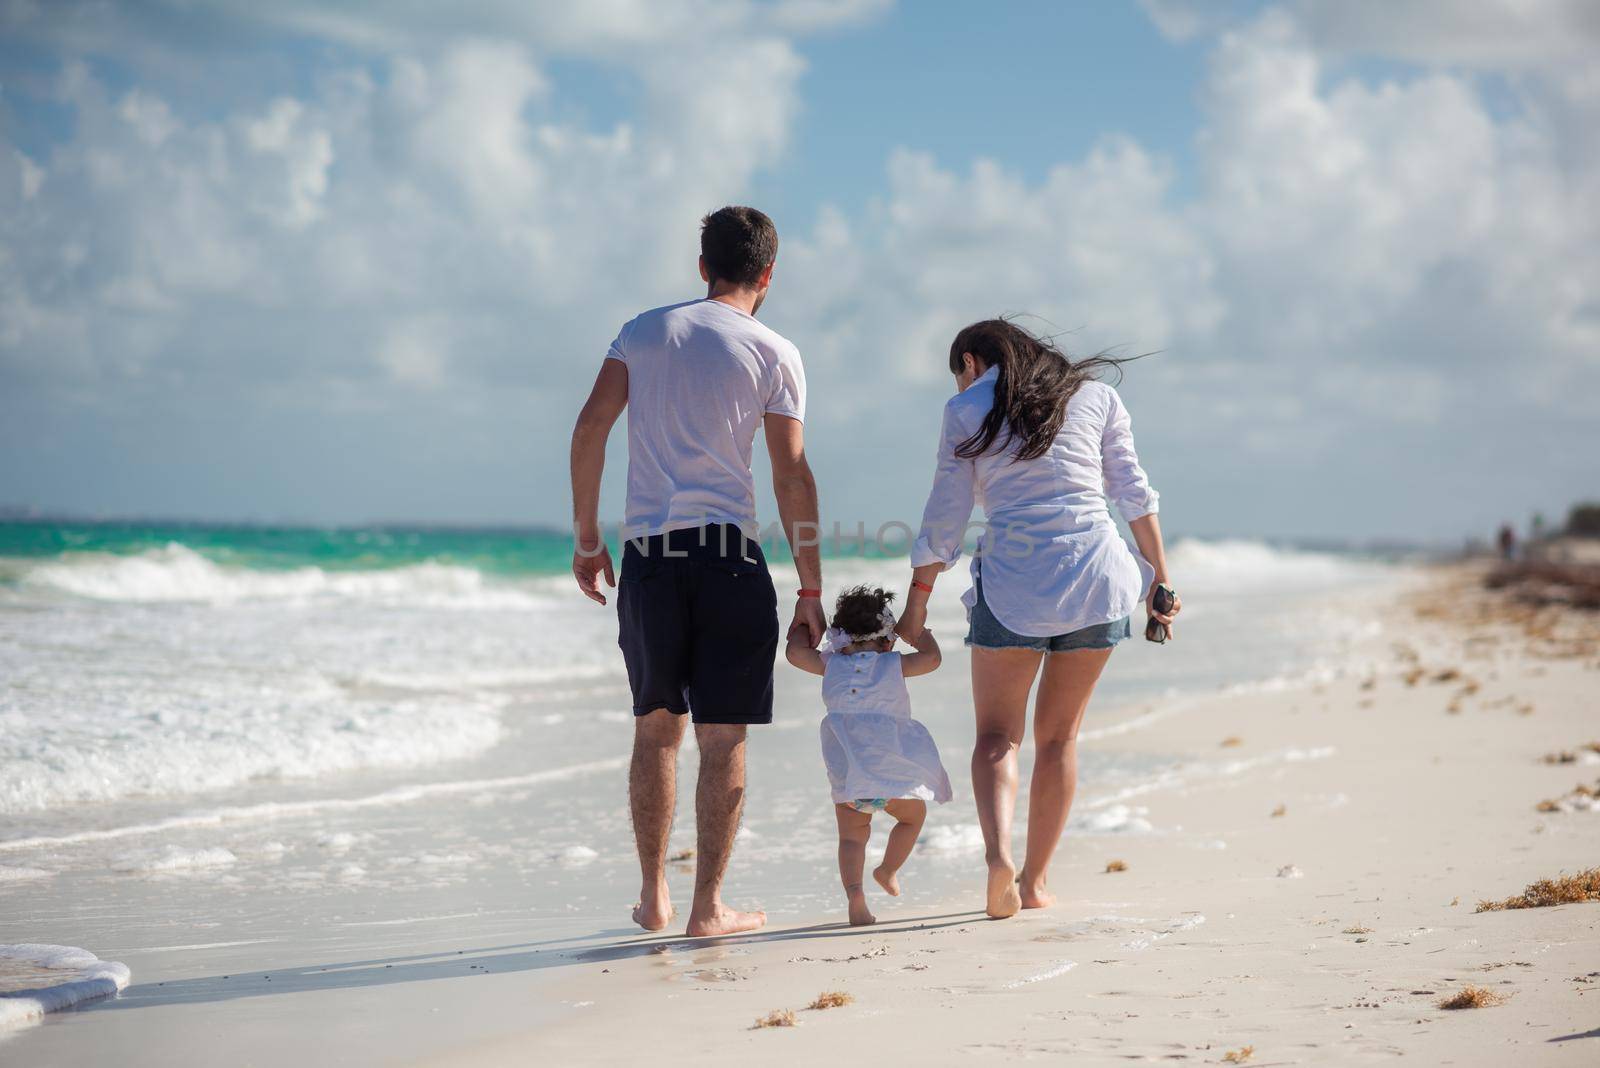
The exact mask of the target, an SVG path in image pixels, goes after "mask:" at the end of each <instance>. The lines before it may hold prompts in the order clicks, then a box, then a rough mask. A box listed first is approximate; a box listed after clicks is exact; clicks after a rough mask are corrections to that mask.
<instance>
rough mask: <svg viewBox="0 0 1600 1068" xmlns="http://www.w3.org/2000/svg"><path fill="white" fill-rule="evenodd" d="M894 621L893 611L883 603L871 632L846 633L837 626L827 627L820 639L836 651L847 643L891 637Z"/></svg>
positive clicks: (839, 650)
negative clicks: (876, 626) (876, 624)
mask: <svg viewBox="0 0 1600 1068" xmlns="http://www.w3.org/2000/svg"><path fill="white" fill-rule="evenodd" d="M895 622H896V620H895V618H894V613H893V612H891V611H889V606H888V605H884V608H883V611H882V612H880V613H879V614H878V629H877V630H875V631H873V632H872V633H871V634H846V633H845V632H844V631H842V630H840V629H839V628H838V627H829V628H828V633H827V634H825V635H823V638H822V640H823V642H824V644H826V645H827V647H828V651H829V652H833V653H838V652H842V651H843V650H844V648H845V646H847V645H856V644H860V643H863V642H870V641H876V640H877V639H879V638H892V637H893V636H894V625H895Z"/></svg>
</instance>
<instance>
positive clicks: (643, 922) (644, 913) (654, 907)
mask: <svg viewBox="0 0 1600 1068" xmlns="http://www.w3.org/2000/svg"><path fill="white" fill-rule="evenodd" d="M672 913H673V909H672V899H671V898H669V897H668V896H667V888H666V886H665V885H664V884H663V885H662V886H660V887H658V888H655V889H653V890H641V891H640V892H639V903H638V904H637V905H635V906H633V922H634V923H636V924H638V925H639V926H640V927H643V928H644V929H645V930H646V931H659V930H661V929H662V928H663V927H665V926H666V925H667V924H669V923H671V922H672Z"/></svg>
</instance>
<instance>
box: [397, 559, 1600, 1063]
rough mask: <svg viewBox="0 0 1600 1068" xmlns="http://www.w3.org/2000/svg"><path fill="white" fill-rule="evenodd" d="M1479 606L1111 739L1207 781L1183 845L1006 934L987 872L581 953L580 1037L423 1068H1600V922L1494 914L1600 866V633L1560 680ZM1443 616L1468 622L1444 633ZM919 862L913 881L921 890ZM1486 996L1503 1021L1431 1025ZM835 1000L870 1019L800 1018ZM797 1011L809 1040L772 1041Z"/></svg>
mask: <svg viewBox="0 0 1600 1068" xmlns="http://www.w3.org/2000/svg"><path fill="white" fill-rule="evenodd" d="M1481 580H1482V568H1480V567H1477V566H1473V565H1467V566H1457V567H1451V568H1443V569H1438V570H1435V571H1432V572H1431V573H1430V574H1429V577H1428V580H1427V583H1426V585H1425V586H1424V587H1423V588H1422V589H1415V590H1410V591H1403V592H1401V593H1399V594H1397V595H1396V597H1395V602H1396V603H1395V605H1394V608H1395V609H1397V610H1403V611H1404V615H1405V617H1406V619H1405V620H1404V622H1405V623H1406V624H1407V625H1406V626H1402V627H1399V628H1390V629H1388V631H1387V634H1388V635H1392V636H1394V637H1393V638H1392V640H1391V641H1390V646H1391V648H1390V649H1389V651H1388V655H1387V657H1386V658H1385V662H1384V663H1383V664H1382V665H1381V666H1380V667H1378V668H1377V669H1376V670H1374V671H1373V672H1372V673H1371V674H1370V675H1363V674H1362V673H1359V672H1357V673H1354V674H1352V676H1351V677H1347V678H1344V679H1339V680H1332V681H1322V682H1315V681H1313V682H1309V683H1308V684H1306V685H1304V686H1301V687H1296V688H1288V689H1281V690H1277V689H1275V690H1272V691H1270V692H1257V693H1229V694H1223V695H1218V696H1215V697H1213V698H1211V699H1202V700H1199V701H1197V702H1195V705H1194V706H1193V707H1186V710H1185V713H1184V715H1182V716H1174V717H1172V718H1170V719H1167V720H1164V721H1163V722H1162V723H1161V724H1160V725H1159V728H1158V729H1157V730H1153V731H1152V730H1146V731H1131V732H1126V733H1122V734H1119V735H1116V736H1115V738H1114V740H1115V741H1116V743H1117V744H1118V745H1119V746H1126V747H1129V748H1132V749H1135V750H1149V749H1151V748H1154V747H1157V746H1161V747H1167V748H1171V747H1179V748H1181V747H1185V746H1187V747H1189V748H1191V749H1193V750H1194V751H1196V752H1201V753H1210V754H1215V755H1214V756H1207V757H1206V758H1204V759H1201V760H1197V761H1195V762H1194V765H1193V766H1192V767H1191V768H1189V769H1188V770H1189V773H1188V774H1186V775H1180V776H1178V777H1177V778H1176V779H1175V780H1172V781H1167V782H1165V783H1163V784H1162V785H1161V786H1160V787H1158V788H1156V789H1152V790H1147V791H1141V793H1140V796H1139V798H1138V803H1139V804H1140V805H1141V806H1144V807H1146V808H1147V809H1148V810H1149V812H1150V815H1151V819H1152V821H1153V822H1154V823H1155V824H1156V826H1157V827H1158V828H1168V829H1169V833H1167V834H1155V835H1148V836H1129V837H1119V838H1105V837H1078V838H1076V840H1074V839H1073V836H1071V834H1070V832H1069V837H1068V841H1067V842H1066V843H1065V844H1064V846H1063V850H1062V853H1061V857H1060V860H1058V862H1057V865H1056V869H1055V871H1054V872H1053V879H1052V889H1053V890H1055V891H1056V893H1057V894H1058V895H1059V896H1060V901H1059V902H1058V903H1057V905H1056V906H1055V907H1054V908H1052V909H1049V910H1041V911H1036V912H1024V913H1022V914H1020V915H1019V916H1018V917H1016V918H1014V919H1010V920H1000V921H993V920H989V919H987V918H986V917H984V916H983V915H982V912H981V901H982V897H981V882H982V879H981V870H979V868H981V860H980V861H979V867H978V868H975V869H974V872H975V874H974V877H973V889H972V893H971V895H970V897H969V898H967V899H960V898H958V899H956V900H953V901H947V902H945V903H944V904H942V905H939V906H935V907H931V908H918V909H915V910H908V909H904V908H896V907H892V906H889V905H888V904H887V901H886V899H884V898H882V897H881V896H879V897H876V898H874V901H873V905H874V908H875V910H876V911H878V914H879V923H878V924H877V925H876V926H874V927H866V928H850V927H848V926H846V925H843V924H842V923H841V916H840V915H838V914H832V915H830V914H826V913H824V914H820V915H816V916H813V917H809V918H808V919H807V920H805V921H802V922H799V923H790V924H780V925H769V927H768V928H767V929H765V930H764V931H761V932H757V933H755V934H753V935H750V936H740V937H734V938H725V939H701V940H691V939H687V938H684V937H682V936H668V935H654V936H651V935H642V934H641V935H640V936H637V937H632V936H624V937H622V938H617V939H614V940H604V941H596V942H595V943H594V944H592V945H587V946H584V947H581V948H576V949H574V950H572V951H571V952H570V953H569V955H568V959H567V963H566V965H565V966H564V967H563V969H562V994H563V1001H564V1003H565V1007H566V1009H567V1011H566V1012H564V1013H563V1014H562V1016H561V1018H559V1019H558V1020H556V1021H555V1022H553V1023H551V1024H548V1025H546V1026H544V1027H542V1028H541V1029H539V1030H538V1031H536V1032H526V1033H522V1034H518V1035H512V1036H508V1037H506V1038H502V1039H498V1040H492V1041H484V1042H474V1043H468V1044H463V1045H462V1046H460V1047H457V1048H453V1049H451V1050H450V1051H449V1052H448V1053H445V1054H443V1055H441V1056H437V1057H433V1058H424V1059H421V1060H419V1061H417V1062H416V1063H420V1064H446V1063H449V1064H470V1065H497V1064H510V1063H517V1062H518V1061H519V1057H520V1056H524V1055H525V1054H526V1053H527V1051H528V1050H530V1049H538V1050H539V1051H540V1053H541V1054H542V1055H543V1056H544V1057H545V1058H547V1059H551V1060H554V1061H555V1062H557V1063H566V1062H583V1063H596V1064H609V1063H619V1064H620V1063H624V1062H631V1061H635V1060H637V1059H638V1058H640V1057H642V1056H647V1055H652V1053H653V1054H654V1055H656V1056H658V1057H659V1055H660V1049H659V1043H660V1042H661V1041H662V1039H663V1038H664V1037H665V1036H673V1037H672V1038H671V1041H673V1042H675V1043H677V1049H678V1050H679V1051H680V1053H681V1059H682V1060H685V1061H687V1060H690V1059H692V1060H694V1061H695V1062H696V1063H704V1062H709V1063H713V1064H717V1063H734V1062H735V1061H739V1062H744V1061H748V1060H749V1059H750V1058H751V1057H752V1056H757V1057H763V1058H781V1059H785V1060H797V1061H811V1060H816V1059H823V1058H835V1059H838V1058H845V1059H848V1057H849V1056H850V1051H852V1050H859V1049H861V1048H864V1044H868V1043H870V1044H872V1046H873V1048H878V1049H894V1050H895V1053H896V1055H895V1059H897V1060H899V1059H904V1060H914V1059H915V1060H924V1061H928V1062H930V1063H942V1062H945V1061H948V1060H949V1059H950V1058H951V1057H952V1056H955V1055H958V1054H959V1055H961V1056H962V1057H965V1056H993V1055H1001V1056H1006V1057H1030V1056H1049V1055H1059V1054H1062V1053H1073V1054H1078V1055H1079V1056H1080V1057H1082V1056H1084V1055H1087V1056H1088V1057H1089V1060H1090V1062H1091V1063H1108V1064H1109V1063H1122V1062H1124V1061H1126V1060H1127V1059H1129V1058H1133V1059H1178V1060H1188V1061H1191V1062H1200V1063H1218V1062H1223V1061H1224V1059H1225V1057H1226V1056H1227V1055H1228V1054H1229V1053H1232V1054H1234V1055H1235V1057H1245V1058H1247V1059H1250V1060H1251V1061H1252V1063H1335V1062H1336V1063H1349V1062H1351V1061H1362V1060H1387V1059H1391V1058H1393V1057H1396V1056H1400V1055H1406V1054H1411V1055H1416V1054H1421V1055H1422V1056H1424V1058H1425V1059H1426V1061H1427V1062H1428V1063H1452V1062H1453V1063H1462V1064H1467V1063H1478V1062H1480V1060H1481V1057H1482V1056H1483V1054H1484V1051H1485V1050H1486V1049H1488V1048H1493V1049H1495V1050H1496V1051H1497V1052H1496V1053H1495V1054H1494V1056H1495V1058H1496V1059H1498V1060H1504V1059H1509V1058H1512V1057H1515V1058H1516V1059H1517V1060H1519V1061H1528V1062H1531V1063H1540V1064H1544V1063H1549V1064H1580V1063H1587V1058H1588V1057H1589V1056H1592V1055H1593V1052H1594V1049H1595V1048H1596V1047H1600V1031H1595V1030H1592V1029H1591V1024H1592V1021H1591V1020H1589V1018H1588V1016H1587V1015H1586V1014H1585V1013H1584V1011H1583V1009H1584V1005H1583V1001H1582V998H1583V997H1584V996H1585V994H1586V993H1588V992H1590V991H1594V993H1592V994H1590V995H1589V996H1590V997H1591V998H1592V997H1596V996H1600V974H1596V973H1594V972H1593V968H1594V961H1596V960H1600V934H1597V932H1596V920H1600V908H1596V907H1595V906H1593V905H1585V904H1570V905H1559V906H1556V907H1552V908H1542V909H1529V910H1522V911H1518V912H1484V913H1477V912H1474V911H1473V909H1474V906H1475V904H1476V902H1477V901H1478V900H1480V899H1494V898H1503V897H1506V896H1508V895H1513V894H1516V893H1518V892H1520V891H1521V890H1522V889H1523V887H1524V886H1525V885H1526V884H1528V883H1531V882H1533V881H1535V880H1537V879H1542V878H1548V877H1555V876H1556V875H1558V874H1559V873H1561V872H1566V873H1571V872H1572V871H1574V870H1577V869H1581V868H1585V867H1590V866H1593V864H1594V863H1595V862H1596V861H1600V851H1597V850H1596V848H1595V847H1596V843H1597V841H1600V822H1596V821H1600V814H1596V813H1593V812H1569V813H1550V812H1540V811H1539V810H1538V805H1539V802H1540V801H1542V800H1544V799H1545V797H1546V795H1552V796H1553V795H1556V794H1559V793H1561V792H1562V791H1563V790H1565V789H1567V788H1569V787H1570V786H1571V785H1572V783H1570V782H1567V780H1568V779H1573V780H1574V781H1576V780H1577V779H1578V778H1582V777H1587V778H1593V777H1594V776H1595V774H1597V773H1596V772H1595V771H1594V770H1593V769H1591V768H1587V767H1584V766H1579V767H1576V768H1575V767H1573V766H1571V765H1570V764H1569V765H1561V764H1546V763H1543V762H1542V760H1541V757H1542V756H1543V754H1544V753H1546V752H1553V751H1560V750H1570V749H1572V748H1573V747H1574V746H1581V745H1583V744H1584V743H1586V742H1588V741H1590V740H1592V739H1590V738H1589V736H1588V735H1589V734H1594V733H1597V732H1600V727H1597V725H1596V724H1594V723H1593V722H1592V721H1591V720H1590V719H1589V717H1587V716H1586V715H1585V713H1584V710H1583V708H1582V706H1581V703H1580V702H1581V696H1580V695H1581V694H1582V693H1583V692H1584V691H1585V688H1586V687H1592V686H1593V683H1594V681H1595V674H1594V673H1595V672H1596V671H1600V645H1597V644H1596V637H1597V635H1600V621H1597V620H1594V619H1590V618H1587V617H1580V618H1578V619H1576V620H1575V621H1569V622H1572V623H1573V626H1571V627H1567V630H1570V631H1572V633H1565V632H1563V634H1564V636H1559V637H1560V641H1561V642H1564V643H1566V644H1565V645H1564V646H1559V647H1557V646H1552V647H1551V648H1553V649H1555V650H1556V651H1557V652H1565V654H1566V655H1562V656H1555V655H1551V656H1548V657H1547V656H1545V655H1543V654H1542V653H1541V651H1540V649H1541V646H1540V643H1541V642H1543V641H1546V640H1548V639H1549V638H1550V636H1551V634H1552V631H1551V629H1550V628H1551V626H1552V624H1551V623H1550V622H1549V620H1548V619H1539V618H1537V614H1535V615H1534V616H1530V615H1529V614H1528V613H1526V612H1524V611H1522V610H1520V609H1512V608H1508V606H1507V603H1506V602H1505V601H1504V600H1503V599H1501V598H1497V597H1496V596H1494V595H1493V594H1490V593H1488V592H1486V591H1484V590H1482V589H1481V587H1480V583H1481ZM1441 601H1446V602H1450V603H1453V604H1455V605H1458V606H1460V607H1461V608H1462V610H1461V611H1459V612H1450V613H1448V614H1449V615H1450V616H1451V617H1452V618H1449V619H1442V618H1439V616H1440V613H1439V612H1438V611H1437V610H1436V609H1435V608H1434V607H1432V606H1435V605H1437V604H1438V603H1440V602H1441ZM1419 612H1420V614H1418V613H1419ZM1412 619H1415V620H1416V622H1415V624H1414V625H1412V624H1411V620H1412ZM1554 626H1556V627H1557V629H1558V630H1559V629H1560V628H1561V627H1562V626H1564V624H1559V623H1558V624H1555V625H1554ZM1397 631H1398V634H1397V633H1396V632H1397ZM1419 671H1420V674H1419ZM1186 704H1187V702H1186ZM1530 707H1531V709H1532V711H1527V709H1529V708H1530ZM1290 764H1293V765H1294V772H1295V774H1294V775H1293V776H1290V775H1287V774H1286V770H1285V769H1286V767H1287V765H1290ZM1219 769H1235V770H1233V771H1232V772H1231V773H1229V774H1213V772H1216V771H1218V770H1219ZM1104 802H1105V799H1102V803H1104ZM1081 813H1082V809H1081V808H1075V810H1074V815H1075V816H1078V815H1081ZM1180 829H1181V831H1182V835H1183V838H1181V839H1180V837H1179V833H1178V832H1179V830H1180ZM1195 835H1199V836H1200V837H1199V839H1198V840H1192V839H1194V836H1195ZM874 846H875V847H877V848H881V834H880V835H876V836H875V838H874ZM869 859H870V858H869ZM1112 861H1121V862H1122V864H1123V865H1125V867H1124V869H1123V870H1121V871H1114V872H1109V871H1107V870H1106V868H1107V865H1108V864H1109V863H1110V862H1112ZM926 863H927V861H926V859H925V858H923V857H920V856H918V855H914V856H913V858H912V861H911V863H910V864H908V866H907V869H906V872H905V873H904V875H903V878H904V879H906V880H914V879H915V878H916V877H917V868H918V867H919V865H920V864H926ZM734 891H735V892H736V891H737V887H734ZM735 900H737V899H735ZM841 900H842V899H841ZM841 909H842V905H841ZM1474 985H1476V986H1479V987H1482V988H1484V989H1485V990H1488V991H1489V992H1490V994H1491V995H1498V996H1499V997H1501V998H1503V999H1504V1000H1503V1001H1502V1002H1501V1003H1500V1004H1498V1005H1493V1006H1491V1007H1486V1008H1483V1009H1476V1010H1472V1011H1464V1012H1457V1011H1451V1010H1447V1009H1442V1008H1440V1007H1439V1003H1440V1002H1441V1001H1442V1000H1444V999H1445V998H1447V997H1448V996H1450V995H1452V994H1456V993H1458V992H1459V991H1460V990H1462V989H1463V988H1465V987H1468V986H1474ZM834 991H837V992H841V993H843V994H846V995H848V996H849V998H850V999H851V1000H850V1002H849V1003H848V1004H845V1005H843V1006H840V1007H837V1008H829V1009H808V1008H807V1007H806V1006H807V1005H809V1004H811V1003H812V1002H813V1001H814V1000H816V999H817V997H818V996H819V995H821V994H823V993H825V992H834ZM974 999H976V1000H974ZM1490 1000H1493V999H1492V998H1491V999H1490ZM1591 1004H1593V1002H1591ZM786 1010H787V1011H789V1012H792V1013H793V1014H794V1016H793V1019H794V1020H795V1024H796V1025H795V1026H792V1027H791V1026H782V1025H780V1026H775V1027H762V1028H756V1027H754V1023H755V1021H756V1020H757V1019H758V1018H764V1017H766V1016H768V1015H769V1014H771V1013H774V1012H776V1013H779V1014H780V1015H779V1019H780V1020H783V1019H785V1017H783V1016H782V1013H783V1012H784V1011H786ZM623 1019H626V1020H627V1021H628V1025H627V1027H626V1028H625V1029H619V1028H617V1027H616V1026H615V1025H616V1023H617V1022H619V1021H620V1020H623ZM689 1021H692V1029H691V1030H690V1031H689V1032H688V1036H689V1037H687V1038H686V1037H685V1032H684V1028H685V1026H686V1023H688V1022H689ZM1513 1047H1514V1048H1515V1052H1513ZM1247 1049H1248V1050H1249V1053H1245V1052H1243V1051H1245V1050H1247ZM668 1059H669V1060H677V1059H680V1058H679V1057H678V1056H672V1057H669V1058H668ZM1234 1063H1243V1061H1235V1062H1234Z"/></svg>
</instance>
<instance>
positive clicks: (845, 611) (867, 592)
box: [833, 586, 894, 638]
mask: <svg viewBox="0 0 1600 1068" xmlns="http://www.w3.org/2000/svg"><path fill="white" fill-rule="evenodd" d="M893 600H894V594H892V593H890V592H889V591H888V590H886V589H883V588H882V587H880V586H851V587H850V588H849V589H848V590H845V591H844V592H843V593H841V594H840V595H839V599H838V600H837V601H835V602H834V603H833V625H834V626H835V627H838V628H839V629H840V630H842V631H844V632H845V633H846V634H848V635H850V636H851V637H852V638H854V637H857V636H858V635H862V634H871V633H872V632H873V631H875V630H877V629H878V627H879V625H880V620H881V619H882V617H883V610H884V609H885V608H887V607H888V605H889V602H891V601H893Z"/></svg>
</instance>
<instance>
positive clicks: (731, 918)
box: [686, 904, 767, 938]
mask: <svg viewBox="0 0 1600 1068" xmlns="http://www.w3.org/2000/svg"><path fill="white" fill-rule="evenodd" d="M766 922H767V914H766V913H765V912H739V911H738V910H736V909H730V908H729V907H728V906H726V905H720V904H719V905H713V906H712V907H711V908H708V909H706V910H704V912H701V911H699V910H696V911H694V912H691V913H690V914H689V928H688V930H687V932H686V933H687V934H688V936H689V937H690V938H709V937H712V936H715V935H731V934H740V933H742V932H744V931H754V930H756V929H757V928H758V927H761V926H762V925H764V924H765V923H766Z"/></svg>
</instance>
